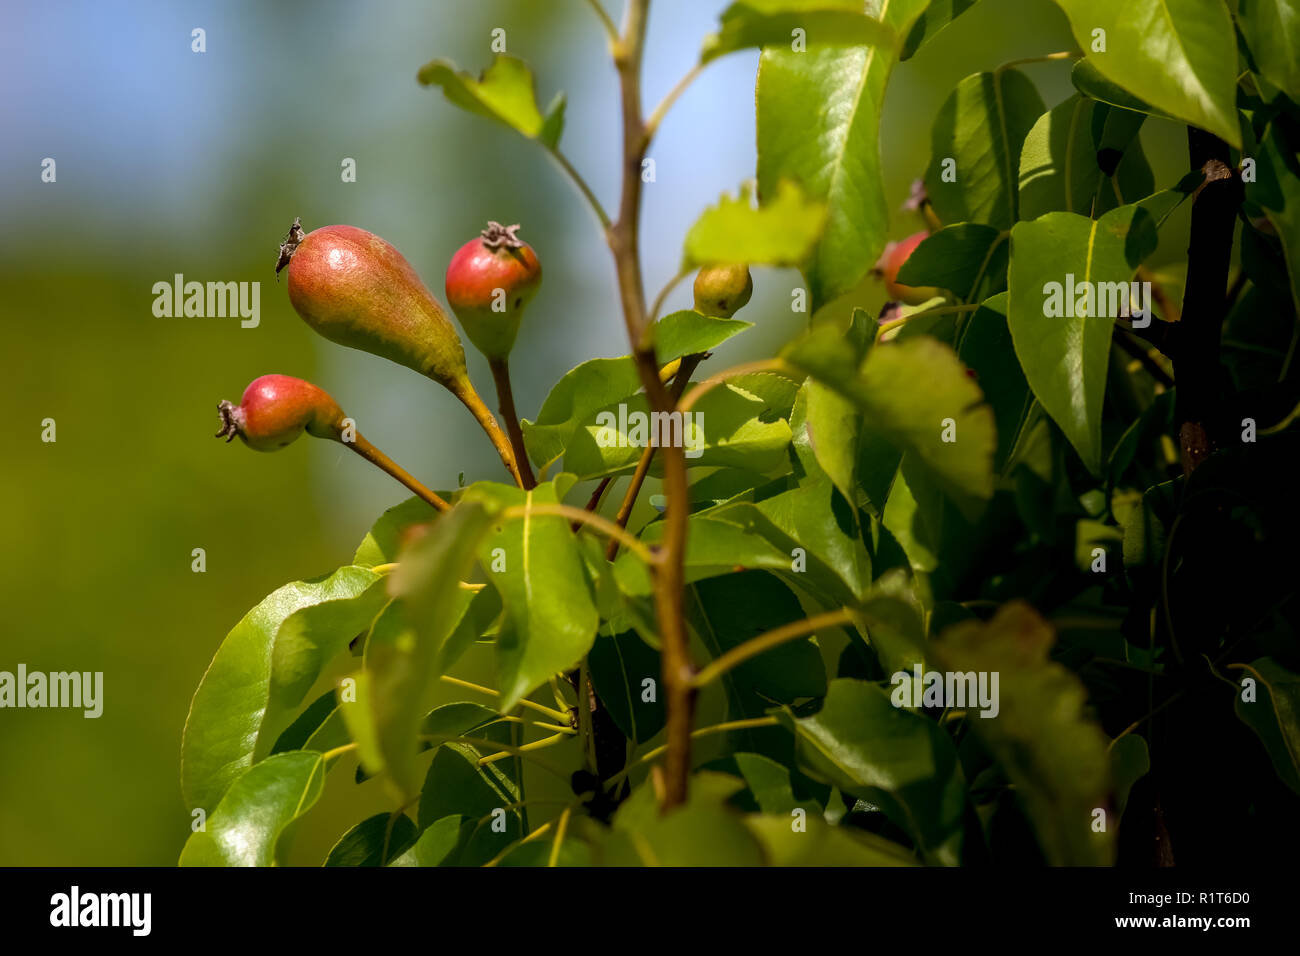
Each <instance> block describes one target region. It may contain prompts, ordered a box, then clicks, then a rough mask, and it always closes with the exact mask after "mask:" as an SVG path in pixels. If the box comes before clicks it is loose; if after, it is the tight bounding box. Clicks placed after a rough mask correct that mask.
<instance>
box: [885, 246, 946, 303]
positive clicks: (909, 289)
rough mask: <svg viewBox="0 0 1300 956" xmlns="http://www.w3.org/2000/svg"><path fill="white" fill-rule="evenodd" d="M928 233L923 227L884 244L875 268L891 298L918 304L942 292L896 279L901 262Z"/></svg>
mask: <svg viewBox="0 0 1300 956" xmlns="http://www.w3.org/2000/svg"><path fill="white" fill-rule="evenodd" d="M929 235H930V234H929V233H928V232H926V231H925V230H924V229H923V230H921V231H920V232H916V233H913V234H912V235H910V236H908V237H907V238H906V239H904V240H902V241H901V242H891V243H889V244H888V245H887V246H885V251H884V253H883V254H882V255H881V257H880V262H879V263H877V265H876V269H877V270H878V271H879V273H880V276H881V278H883V279H884V280H885V292H886V294H887V295H888V296H889V297H890V298H891V299H893V300H895V301H899V302H906V303H907V304H908V305H920V304H921V303H922V302H925V301H927V300H929V299H933V298H934V297H935V296H937V295H941V294H942V293H941V292H940V291H939V290H938V289H936V288H935V287H934V286H928V285H927V286H910V285H902V284H901V283H899V282H898V281H897V280H898V270H899V269H901V268H903V263H904V262H906V261H907V260H908V258H909V257H910V256H911V255H912V253H913V252H915V251H916V247H917V246H919V245H920V244H921V243H922V242H924V241H925V240H926V239H927V238H929Z"/></svg>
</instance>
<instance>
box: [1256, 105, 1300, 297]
mask: <svg viewBox="0 0 1300 956" xmlns="http://www.w3.org/2000/svg"><path fill="white" fill-rule="evenodd" d="M1245 188H1246V199H1247V200H1248V201H1250V202H1254V203H1257V204H1258V205H1259V206H1260V207H1261V208H1262V209H1263V211H1264V216H1265V217H1266V218H1267V219H1268V221H1269V222H1270V223H1271V224H1272V226H1273V229H1274V231H1275V232H1276V233H1277V236H1278V239H1279V240H1280V242H1281V244H1282V257H1283V259H1285V261H1286V271H1287V274H1288V275H1289V276H1290V277H1291V298H1292V302H1293V303H1294V304H1295V308H1296V309H1300V150H1298V149H1297V148H1296V147H1295V146H1294V145H1289V144H1288V143H1287V139H1286V137H1285V135H1284V130H1283V125H1282V123H1281V122H1279V121H1276V120H1275V121H1274V122H1272V123H1270V124H1269V126H1268V128H1267V129H1266V130H1265V133H1264V135H1263V136H1261V137H1260V143H1259V157H1258V163H1257V168H1256V175H1255V182H1253V183H1248V184H1247V185H1246V187H1245Z"/></svg>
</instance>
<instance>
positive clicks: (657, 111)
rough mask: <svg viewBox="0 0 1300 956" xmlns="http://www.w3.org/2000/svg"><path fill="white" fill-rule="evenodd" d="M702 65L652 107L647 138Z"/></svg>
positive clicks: (693, 68)
mask: <svg viewBox="0 0 1300 956" xmlns="http://www.w3.org/2000/svg"><path fill="white" fill-rule="evenodd" d="M704 66H705V65H704V64H703V63H696V64H695V65H694V66H693V67H691V68H690V70H689V71H687V73H686V75H685V76H683V77H682V78H681V79H680V80H678V81H677V85H676V86H674V87H673V88H672V89H671V90H669V91H668V95H667V96H665V97H664V98H663V99H662V100H661V101H660V103H659V105H658V106H656V107H655V108H654V112H653V113H651V114H650V118H649V119H648V120H646V122H645V135H646V139H647V140H650V139H653V138H654V135H655V133H656V132H657V131H658V129H659V124H660V123H662V122H663V119H664V117H665V116H666V115H668V111H669V110H670V109H672V106H673V104H674V103H676V102H677V98H678V97H680V96H681V95H682V94H683V93H685V92H686V88H687V87H688V86H690V85H691V84H692V83H694V82H695V78H696V77H697V76H699V75H700V73H701V72H703V70H704ZM651 314H653V313H651Z"/></svg>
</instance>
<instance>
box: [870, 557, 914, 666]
mask: <svg viewBox="0 0 1300 956" xmlns="http://www.w3.org/2000/svg"><path fill="white" fill-rule="evenodd" d="M909 598H913V600H909ZM922 613H923V612H922V609H921V607H920V605H919V604H917V603H915V601H914V595H909V594H907V593H906V592H903V591H902V590H901V589H897V590H896V591H895V593H890V588H889V587H888V586H887V584H886V579H882V580H881V587H879V588H877V593H874V594H873V595H872V596H871V598H870V600H868V601H867V602H866V603H864V604H863V605H862V607H861V608H860V609H859V611H858V615H859V619H860V620H861V621H862V624H863V626H864V628H865V630H866V635H867V641H868V643H869V644H870V645H871V649H872V650H873V651H875V652H876V658H877V659H878V660H879V661H880V668H881V670H883V671H884V672H885V673H886V674H897V673H899V672H900V671H901V672H904V673H906V672H910V671H911V670H912V668H913V667H914V666H915V665H917V664H922V665H924V663H925V624H924V622H923V620H922Z"/></svg>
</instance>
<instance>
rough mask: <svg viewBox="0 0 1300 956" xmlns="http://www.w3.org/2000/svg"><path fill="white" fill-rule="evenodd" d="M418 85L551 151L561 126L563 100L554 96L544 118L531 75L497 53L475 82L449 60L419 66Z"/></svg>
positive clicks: (521, 65)
mask: <svg viewBox="0 0 1300 956" xmlns="http://www.w3.org/2000/svg"><path fill="white" fill-rule="evenodd" d="M418 78H419V80H420V83H421V85H423V86H440V87H442V91H443V92H444V93H445V94H446V95H447V99H449V100H451V102H453V103H455V104H456V105H457V106H459V107H460V108H461V109H463V110H467V111H468V112H470V113H477V114H478V115H479V116H486V117H487V118H488V119H493V120H496V121H497V122H498V123H503V124H504V125H506V126H509V127H510V128H511V129H513V130H515V131H516V132H519V133H522V134H523V135H524V136H527V137H528V138H529V139H535V140H538V141H540V142H541V143H543V145H545V146H546V147H548V148H551V149H553V148H554V147H555V145H556V144H557V143H558V142H559V140H560V133H561V132H562V130H563V126H564V97H563V96H559V97H556V99H555V101H554V102H552V104H551V106H550V107H549V109H548V110H547V114H546V115H545V116H543V115H542V113H541V111H540V110H538V108H537V94H536V92H535V91H534V89H533V74H532V71H531V70H529V69H528V64H527V63H525V62H524V61H523V60H520V59H517V58H515V57H513V56H507V55H506V54H504V53H498V54H497V56H496V59H494V60H493V61H492V65H491V66H489V67H488V68H487V69H486V70H485V71H484V72H483V74H482V75H481V76H480V77H478V78H477V79H475V78H474V76H473V75H472V74H470V73H466V72H463V71H460V70H457V69H456V64H454V63H452V62H450V61H449V60H433V61H431V62H429V63H426V64H425V65H424V66H422V67H420V72H419V74H418Z"/></svg>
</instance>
